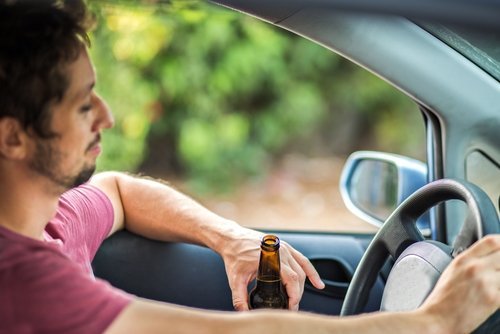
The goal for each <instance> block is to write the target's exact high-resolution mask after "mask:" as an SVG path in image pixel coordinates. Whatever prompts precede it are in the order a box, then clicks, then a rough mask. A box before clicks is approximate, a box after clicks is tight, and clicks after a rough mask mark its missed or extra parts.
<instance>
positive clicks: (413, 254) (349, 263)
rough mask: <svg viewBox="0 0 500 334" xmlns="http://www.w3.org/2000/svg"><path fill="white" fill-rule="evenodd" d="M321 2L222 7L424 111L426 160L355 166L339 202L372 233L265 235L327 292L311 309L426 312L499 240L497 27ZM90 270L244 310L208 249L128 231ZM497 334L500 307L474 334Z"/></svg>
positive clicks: (308, 302) (153, 295) (146, 288)
mask: <svg viewBox="0 0 500 334" xmlns="http://www.w3.org/2000/svg"><path fill="white" fill-rule="evenodd" d="M318 3H319V2H318V1H316V2H315V1H312V2H310V1H307V0H303V1H289V2H279V6H278V5H276V4H274V2H271V1H252V0H246V1H238V0H215V1H213V2H212V5H214V6H223V7H224V8H226V9H228V10H235V11H238V12H240V13H241V15H242V16H243V15H249V16H251V17H253V18H254V19H256V20H262V21H264V22H267V23H268V24H270V25H273V26H275V28H276V29H285V30H287V31H289V32H292V33H294V34H297V35H299V36H301V37H303V38H305V39H308V40H310V42H311V43H317V44H319V45H321V46H323V47H325V48H327V49H329V50H331V52H333V53H336V54H339V55H341V56H342V57H345V58H346V59H348V60H350V61H352V62H353V63H355V64H356V65H358V66H360V67H362V68H364V69H366V70H367V71H370V72H372V73H374V74H375V75H377V76H378V77H380V78H381V79H382V80H385V81H386V82H388V83H389V84H391V85H392V86H394V87H395V89H397V90H399V91H401V92H402V93H404V94H405V95H406V96H407V97H408V99H411V100H412V101H413V102H414V103H415V105H416V106H417V108H416V110H417V111H418V112H419V113H421V116H422V117H421V119H422V123H423V125H424V127H425V140H426V143H425V147H426V161H418V160H415V159H412V158H410V157H405V156H402V155H396V154H392V153H388V152H374V151H357V152H353V153H352V154H351V155H350V157H349V158H348V159H347V160H346V161H345V164H344V168H343V171H342V175H341V180H340V186H339V191H340V193H341V195H342V199H343V200H344V203H345V205H346V207H347V208H348V209H349V210H351V211H352V212H353V213H354V214H355V215H357V216H358V217H360V218H361V219H363V220H365V221H366V222H367V224H372V225H375V226H377V228H378V231H377V233H376V234H375V235H374V234H372V233H354V232H353V233H348V232H318V231H310V232H308V231H286V230H267V229H266V230H265V232H267V233H272V234H276V235H278V236H279V238H280V239H282V240H285V241H286V242H288V243H289V244H291V245H292V246H293V247H295V248H296V249H297V250H299V251H300V252H302V253H303V254H304V255H305V256H306V257H307V258H308V259H309V260H310V261H311V262H312V264H313V265H314V266H315V268H316V269H317V270H318V272H319V273H320V276H321V278H322V279H323V281H324V282H325V284H326V287H325V289H324V290H317V289H316V288H314V287H313V286H312V285H311V284H310V283H309V282H306V285H305V291H304V295H303V298H302V300H301V303H300V309H301V310H303V311H309V312H314V313H321V314H328V315H341V316H347V315H354V314H360V313H365V312H375V311H380V310H381V311H401V310H410V309H415V308H417V307H418V306H419V305H421V303H422V302H423V301H424V300H425V298H426V297H427V295H428V294H429V293H430V291H431V290H432V288H433V286H434V284H435V283H436V281H437V279H438V278H439V276H440V274H441V273H442V271H443V270H444V269H445V268H446V266H447V265H448V264H449V262H450V261H451V260H452V259H453V257H454V256H456V255H457V254H458V253H460V252H461V251H463V250H464V249H466V248H467V247H469V246H470V245H471V244H472V243H473V242H474V241H476V240H477V239H479V238H481V237H482V236H485V235H487V234H491V233H500V222H499V206H500V133H499V131H498V129H500V49H499V47H498V45H499V42H500V31H499V30H500V29H499V28H498V27H491V26H488V27H487V28H485V27H483V26H481V27H480V29H479V30H475V29H473V28H474V27H471V26H457V25H447V23H448V22H444V23H442V22H435V21H434V22H430V23H429V22H427V21H425V22H423V21H421V20H419V19H418V18H408V17H404V16H400V15H393V14H392V13H385V14H383V15H382V14H380V13H377V14H373V13H370V12H369V11H367V10H363V11H357V10H353V8H351V9H350V10H345V9H343V8H342V6H341V5H339V6H324V7H321V6H319V4H318ZM339 3H340V2H339ZM332 219H335V217H332ZM93 269H94V273H95V275H96V276H97V277H101V278H104V279H106V280H108V281H109V282H110V283H111V284H112V285H114V286H116V287H119V288H121V289H123V290H125V291H127V292H129V293H132V294H135V295H137V296H141V297H145V298H149V299H154V300H160V301H165V302H169V303H175V304H180V305H186V306H192V307H198V308H203V309H212V310H226V311H233V305H232V300H231V292H230V289H229V286H228V282H227V278H226V274H225V269H224V264H223V262H222V259H221V258H220V256H219V255H218V254H217V253H215V252H213V251H212V250H210V249H208V248H205V247H202V246H197V245H191V244H184V243H169V242H158V241H154V240H149V239H146V238H143V237H140V236H137V235H134V234H133V233H131V232H128V231H122V232H119V233H117V234H115V235H114V236H112V237H111V238H109V239H107V240H106V241H105V243H104V244H103V246H102V247H101V249H100V250H99V252H98V254H97V256H96V258H95V260H94V262H93ZM249 289H250V287H249ZM498 330H500V317H499V316H498V312H497V313H496V314H494V315H493V316H492V317H491V318H490V319H489V320H488V321H487V322H486V323H484V324H483V325H482V326H481V327H480V328H479V329H478V330H477V331H476V332H478V333H493V332H495V331H498Z"/></svg>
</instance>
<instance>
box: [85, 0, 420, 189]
mask: <svg viewBox="0 0 500 334" xmlns="http://www.w3.org/2000/svg"><path fill="white" fill-rule="evenodd" d="M149 2H151V1H149ZM92 3H93V4H99V2H97V1H94V2H92ZM94 7H95V8H94V11H95V12H96V14H97V16H98V19H99V21H100V22H101V23H100V25H99V26H98V28H97V30H96V31H95V33H94V34H93V36H92V38H93V44H94V46H93V48H92V56H93V58H94V62H95V65H96V67H97V69H98V73H99V75H98V79H99V80H98V82H99V83H98V87H97V88H98V91H99V92H100V93H101V94H102V95H103V96H104V97H105V99H106V100H107V101H108V102H109V104H110V106H111V107H112V109H113V110H114V114H115V117H116V127H115V128H114V129H113V130H110V131H108V133H107V134H105V137H104V141H105V148H106V149H105V151H104V155H103V157H102V159H101V160H100V162H99V169H121V170H124V169H126V170H136V169H137V168H138V167H139V166H140V165H141V164H143V163H144V161H148V160H149V161H151V160H154V158H155V156H154V155H155V154H158V152H149V151H148V140H152V139H154V138H156V139H160V140H164V142H165V143H167V142H169V143H174V146H173V147H172V148H171V149H172V150H173V152H170V153H171V154H172V156H173V157H174V160H175V162H176V163H177V164H179V165H180V166H181V167H182V171H183V172H184V174H185V175H186V176H187V177H188V179H190V180H191V181H192V182H191V184H192V185H193V186H194V187H196V188H197V191H206V192H212V191H228V190H231V188H232V187H233V186H234V184H236V183H237V182H238V181H240V180H242V179H244V178H247V177H249V176H252V175H253V176H259V175H260V174H261V173H263V172H265V171H266V166H267V165H268V164H269V162H270V161H271V159H272V157H273V156H275V155H276V154H279V153H280V152H282V151H284V150H285V149H286V147H287V145H289V144H290V142H291V141H293V140H294V139H295V140H297V138H306V137H308V136H310V135H313V134H314V133H315V132H317V131H325V129H324V128H323V129H322V125H323V124H331V123H333V124H335V119H336V118H335V117H336V110H338V109H341V110H349V111H350V112H353V113H360V114H363V115H366V117H368V118H372V119H375V116H374V115H375V114H374V112H378V111H380V110H381V109H382V110H385V113H384V114H385V115H388V116H387V119H389V120H392V118H391V115H393V114H394V113H395V111H396V110H398V109H401V108H403V109H407V108H409V104H408V102H407V99H402V98H401V97H400V96H398V95H397V94H395V93H394V90H393V89H392V88H389V87H388V85H387V84H385V83H384V82H382V81H381V80H379V79H377V78H374V77H373V76H372V75H371V74H367V73H366V72H365V71H362V70H359V69H357V68H356V67H354V66H352V65H349V64H348V62H347V61H343V60H341V59H340V58H339V57H338V56H336V55H334V54H333V53H332V52H330V51H327V50H325V49H323V48H321V47H320V46H318V45H315V44H313V43H311V42H309V41H307V40H304V39H303V38H298V37H296V36H294V35H291V34H289V33H287V32H285V31H282V30H279V29H276V28H275V27H272V26H270V25H268V24H266V23H263V22H260V21H257V20H255V19H253V18H251V17H248V16H243V15H241V14H238V13H234V12H232V11H229V10H225V9H222V8H219V7H215V6H213V5H209V4H206V3H204V2H202V3H200V2H197V1H185V0H184V1H170V2H169V5H163V6H152V5H143V6H140V7H138V6H133V5H130V2H126V1H124V2H123V3H122V5H119V6H118V5H116V4H115V5H109V4H108V5H99V6H94ZM353 91H355V94H353ZM413 114H416V113H413ZM337 126H341V125H337ZM392 127H393V125H391V126H390V127H384V126H380V127H378V129H379V131H383V132H387V131H391V130H390V129H392ZM396 128H397V126H396ZM399 129H401V127H399ZM326 131H332V129H327V130H326ZM400 135H401V134H399V133H396V134H394V136H393V137H394V138H400ZM353 138H356V134H353ZM395 140H397V139H395ZM391 143H394V142H389V143H388V144H389V145H391ZM164 167H165V171H167V170H168V166H164Z"/></svg>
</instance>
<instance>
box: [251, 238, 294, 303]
mask: <svg viewBox="0 0 500 334" xmlns="http://www.w3.org/2000/svg"><path fill="white" fill-rule="evenodd" d="M279 249H280V239H279V238H278V237H277V236H275V235H265V236H264V237H263V238H262V242H261V244H260V262H259V271H258V273H257V281H256V284H255V287H254V288H253V289H252V291H250V294H249V296H248V304H249V307H250V309H258V308H277V309H286V308H288V296H287V295H286V291H285V289H284V288H283V284H281V277H280V253H279Z"/></svg>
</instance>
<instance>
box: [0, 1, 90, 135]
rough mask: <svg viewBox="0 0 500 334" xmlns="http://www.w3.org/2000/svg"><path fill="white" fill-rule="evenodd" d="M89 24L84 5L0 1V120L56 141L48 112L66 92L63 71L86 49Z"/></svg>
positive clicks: (66, 82) (77, 3)
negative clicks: (6, 119) (11, 120)
mask: <svg viewBox="0 0 500 334" xmlns="http://www.w3.org/2000/svg"><path fill="white" fill-rule="evenodd" d="M92 25H93V19H92V17H91V15H90V14H89V13H88V11H87V9H86V5H85V3H84V2H83V0H0V118H2V117H13V118H16V119H17V120H18V121H19V122H20V123H21V124H22V126H23V127H24V129H25V130H28V129H30V130H31V129H32V130H33V131H34V133H35V134H36V135H38V136H39V137H41V138H50V137H53V136H55V134H54V133H53V132H52V131H51V130H50V119H51V117H50V116H51V113H50V107H51V105H52V104H54V103H57V102H60V101H61V100H62V98H63V96H64V94H65V92H66V90H67V89H68V86H69V78H68V77H67V75H66V73H65V68H66V66H67V65H68V64H71V63H72V62H73V61H75V60H76V59H77V58H78V56H79V54H80V52H81V50H82V47H85V45H86V46H88V47H89V46H90V40H89V37H88V34H87V32H88V30H89V29H90V28H91V26H92Z"/></svg>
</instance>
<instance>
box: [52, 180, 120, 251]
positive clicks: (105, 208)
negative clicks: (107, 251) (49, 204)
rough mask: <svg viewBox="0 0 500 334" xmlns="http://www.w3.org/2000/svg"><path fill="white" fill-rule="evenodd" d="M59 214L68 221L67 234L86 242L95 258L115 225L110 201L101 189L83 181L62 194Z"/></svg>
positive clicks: (78, 240) (79, 241) (75, 239)
mask: <svg viewBox="0 0 500 334" xmlns="http://www.w3.org/2000/svg"><path fill="white" fill-rule="evenodd" d="M58 217H59V218H60V219H61V220H62V221H66V223H65V224H66V226H67V227H66V228H68V229H69V230H68V233H66V234H67V236H68V237H71V238H72V239H74V240H73V241H74V242H77V243H82V242H83V243H85V244H86V246H87V250H88V253H89V257H90V260H92V259H93V257H94V255H95V254H96V252H97V250H98V248H99V247H100V246H101V244H102V242H103V241H104V239H105V238H106V237H107V236H108V235H109V233H110V231H111V228H112V227H113V220H114V211H113V206H112V204H111V201H110V200H109V198H108V197H107V196H106V195H105V194H104V193H103V192H102V191H101V190H100V189H98V188H97V187H95V186H93V185H90V184H84V185H82V186H79V187H77V188H74V189H72V190H70V191H68V192H66V193H64V194H63V196H62V197H61V199H60V201H59V209H58Z"/></svg>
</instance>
